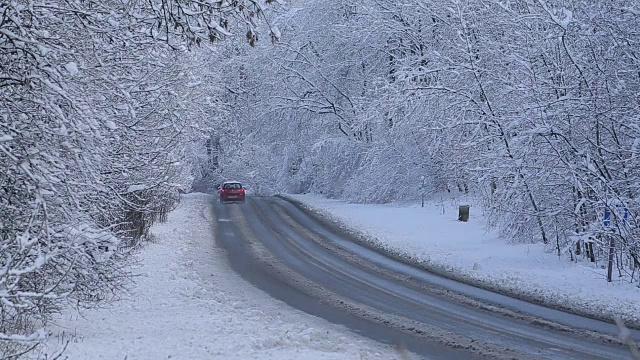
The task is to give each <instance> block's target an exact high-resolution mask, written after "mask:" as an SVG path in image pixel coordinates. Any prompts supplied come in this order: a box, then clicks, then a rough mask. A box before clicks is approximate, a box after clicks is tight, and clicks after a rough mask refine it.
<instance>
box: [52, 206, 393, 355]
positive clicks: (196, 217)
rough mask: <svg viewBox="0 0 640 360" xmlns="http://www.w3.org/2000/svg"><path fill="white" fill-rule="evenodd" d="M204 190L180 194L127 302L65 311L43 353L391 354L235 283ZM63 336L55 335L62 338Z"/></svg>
mask: <svg viewBox="0 0 640 360" xmlns="http://www.w3.org/2000/svg"><path fill="white" fill-rule="evenodd" d="M213 201H214V198H213V197H211V196H209V195H203V194H192V195H186V196H184V197H183V199H182V202H181V204H180V206H179V207H178V208H177V209H176V210H175V211H173V212H172V213H171V214H170V215H169V222H168V223H166V224H159V225H156V226H154V228H153V230H152V231H153V233H154V234H155V236H156V238H157V241H156V243H153V244H149V245H148V246H147V247H146V248H145V249H144V250H143V251H142V253H141V257H142V259H141V263H140V266H139V268H137V269H136V272H138V273H139V274H141V276H140V277H139V279H138V280H137V282H136V285H135V287H134V288H133V289H132V294H131V300H125V301H122V302H119V303H116V304H114V305H113V306H111V307H109V308H108V309H100V310H94V311H89V312H85V313H83V314H82V315H83V317H81V318H79V317H78V316H77V315H75V314H73V315H66V316H65V317H63V318H61V319H59V321H58V327H57V328H55V329H50V330H52V337H51V340H50V342H49V344H48V351H50V352H53V351H54V349H55V348H58V347H59V346H60V345H61V343H62V342H63V340H62V339H63V338H64V339H67V338H68V336H69V335H70V334H71V335H74V336H75V338H73V339H72V340H71V342H70V343H69V345H68V348H67V351H66V352H65V355H66V356H68V358H69V359H114V360H122V359H129V360H138V359H149V360H151V359H153V360H156V359H168V358H170V359H189V360H195V359H300V358H302V359H395V358H400V357H399V356H398V355H397V354H396V353H395V352H394V351H393V349H391V348H390V347H386V346H383V345H380V344H378V343H375V342H373V341H370V340H368V339H364V338H361V337H359V336H357V335H354V334H352V333H350V332H349V331H348V330H347V329H345V328H343V327H340V326H337V325H333V324H330V323H328V322H326V321H324V320H322V319H319V318H316V317H313V316H310V315H307V314H304V313H302V312H300V311H297V310H294V309H292V308H290V307H289V306H287V305H285V304H284V303H282V302H280V301H277V300H275V299H273V298H271V297H269V296H268V295H267V294H265V293H264V292H262V291H260V290H258V289H256V288H254V287H253V286H252V285H250V284H249V283H247V282H245V281H244V280H242V279H241V278H240V277H239V276H238V275H236V274H235V273H234V272H233V271H232V270H231V269H230V268H229V267H228V266H227V261H226V258H225V256H224V254H223V253H222V252H221V250H220V249H219V248H218V247H217V246H216V244H215V242H214V239H213V236H212V234H213V231H212V229H211V225H212V224H211V223H212V222H211V219H212V213H211V205H212V202H213ZM63 334H64V336H63Z"/></svg>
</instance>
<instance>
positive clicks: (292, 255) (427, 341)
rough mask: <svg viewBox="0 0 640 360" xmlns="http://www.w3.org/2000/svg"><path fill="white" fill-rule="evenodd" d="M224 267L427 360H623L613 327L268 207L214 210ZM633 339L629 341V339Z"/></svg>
mask: <svg viewBox="0 0 640 360" xmlns="http://www.w3.org/2000/svg"><path fill="white" fill-rule="evenodd" d="M214 216H215V219H216V241H217V242H218V243H219V244H220V246H221V247H223V248H224V249H225V250H226V251H227V255H228V257H229V261H230V264H231V267H232V268H233V269H234V270H235V271H237V272H238V273H239V274H240V275H242V276H243V277H244V278H245V279H247V280H248V281H250V282H252V283H253V284H254V285H255V286H257V287H259V288H261V289H263V290H264V291H266V292H268V293H269V294H271V295H272V296H273V297H275V298H278V299H280V300H282V301H284V302H286V303H288V304H290V305H291V306H293V307H296V308H298V309H300V310H302V311H305V312H308V313H310V314H313V315H316V316H319V317H322V318H325V319H327V320H329V321H331V322H334V323H339V324H343V325H345V326H347V327H348V328H350V329H352V330H353V331H355V332H357V333H360V334H362V335H364V336H367V337H370V338H372V339H374V340H378V341H380V342H383V343H389V344H394V345H401V346H403V347H405V348H407V349H408V350H410V351H411V352H414V353H416V354H419V355H422V356H424V357H426V358H429V359H473V358H492V359H629V358H630V355H629V352H628V351H626V349H625V348H624V347H623V346H622V345H620V344H619V343H618V342H617V339H616V338H615V336H616V334H617V329H616V327H615V325H613V324H609V323H605V322H602V321H598V320H593V319H587V318H583V317H580V316H576V315H572V314H568V313H565V312H561V311H557V310H552V309H548V308H545V307H542V306H539V305H535V304H531V303H527V302H524V301H520V300H517V299H513V298H509V297H506V296H503V295H499V294H495V293H492V292H490V291H486V290H482V289H479V288H475V287H472V286H468V285H465V284H461V283H458V282H455V281H453V280H449V279H446V278H443V277H440V276H437V275H434V274H431V273H429V272H426V271H424V270H421V269H417V268H414V267H412V266H410V265H408V264H406V263H403V262H401V261H398V260H395V259H392V258H390V257H387V256H385V255H383V254H382V253H379V252H376V251H375V250H373V249H371V248H369V247H367V246H364V245H362V244H360V243H358V242H357V241H353V240H352V239H349V237H348V236H347V235H344V233H343V232H342V231H339V230H338V229H333V228H331V227H330V226H328V225H326V224H325V223H323V222H322V221H320V220H318V219H317V218H315V217H314V216H313V215H312V214H309V213H308V212H306V211H305V210H303V209H300V208H299V207H298V206H296V205H294V204H292V203H290V202H288V201H286V200H284V199H281V198H277V197H249V198H247V203H246V204H227V205H222V204H216V205H215V206H214ZM633 335H634V336H635V339H636V340H638V335H639V332H638V331H634V332H633Z"/></svg>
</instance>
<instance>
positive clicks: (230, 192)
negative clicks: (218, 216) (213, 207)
mask: <svg viewBox="0 0 640 360" xmlns="http://www.w3.org/2000/svg"><path fill="white" fill-rule="evenodd" d="M244 197H245V193H244V187H243V186H242V184H241V183H240V182H238V181H227V182H225V183H223V184H222V187H221V189H220V202H221V203H223V204H224V203H226V202H240V203H244Z"/></svg>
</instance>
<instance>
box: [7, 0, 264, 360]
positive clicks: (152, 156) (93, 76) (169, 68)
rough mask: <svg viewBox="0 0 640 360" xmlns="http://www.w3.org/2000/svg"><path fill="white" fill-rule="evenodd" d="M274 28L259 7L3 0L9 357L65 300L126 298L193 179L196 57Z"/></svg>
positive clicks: (25, 346) (249, 1) (29, 342)
mask: <svg viewBox="0 0 640 360" xmlns="http://www.w3.org/2000/svg"><path fill="white" fill-rule="evenodd" d="M260 20H266V18H265V17H264V13H263V9H262V7H261V5H260V4H259V3H258V2H257V1H253V0H239V1H232V2H229V1H209V2H192V1H174V0H153V1H137V0H132V1H101V2H99V3H98V2H95V1H90V0H89V1H75V2H68V1H56V0H54V1H26V0H17V1H5V2H2V3H0V169H1V171H0V355H1V356H2V357H9V358H10V357H11V356H14V355H17V354H21V353H23V352H24V351H29V350H31V349H33V346H34V345H36V344H37V342H38V341H40V340H42V339H43V338H44V337H45V335H46V334H45V333H44V332H43V330H42V327H43V325H44V324H46V322H47V320H48V319H49V317H50V316H51V314H53V313H55V312H56V311H57V310H58V309H60V308H61V306H63V304H65V302H68V303H71V304H73V305H74V306H92V305H93V304H95V303H97V302H100V301H105V300H109V299H112V298H114V297H117V294H118V292H119V290H120V288H121V287H122V286H123V285H124V284H125V282H126V281H127V279H128V272H127V267H126V265H127V256H126V252H124V251H123V249H127V248H130V247H131V246H136V245H137V244H139V243H140V241H141V240H143V239H144V238H146V237H147V236H148V235H149V234H148V230H149V227H150V226H151V224H152V223H153V222H154V221H158V220H163V219H166V215H167V213H168V211H169V210H170V209H171V208H172V206H174V205H175V203H176V202H177V200H178V189H180V188H183V187H185V186H187V184H188V182H189V166H188V165H189V164H188V163H186V162H185V161H183V159H184V158H185V153H184V151H185V149H186V147H187V143H188V141H189V139H191V138H192V137H193V136H194V133H195V132H197V131H196V130H194V124H196V123H197V122H198V121H200V120H201V119H202V118H203V115H202V112H203V111H204V110H203V109H204V108H205V107H203V106H201V104H200V103H199V102H198V101H199V100H201V96H200V95H199V90H200V89H199V88H198V87H197V86H193V84H198V83H199V81H198V78H199V73H200V72H201V69H202V66H203V64H205V63H204V62H199V63H195V62H193V61H191V58H192V57H193V56H192V54H189V53H186V52H185V50H186V49H187V48H190V47H191V48H193V45H200V46H202V45H204V44H205V43H208V42H210V41H215V40H219V39H222V38H224V37H228V36H230V35H232V34H234V33H237V32H238V31H249V32H250V33H252V34H254V33H257V30H256V27H257V26H258V24H259V23H260ZM210 71H211V72H215V70H210ZM195 114H197V115H195ZM205 117H206V116H205Z"/></svg>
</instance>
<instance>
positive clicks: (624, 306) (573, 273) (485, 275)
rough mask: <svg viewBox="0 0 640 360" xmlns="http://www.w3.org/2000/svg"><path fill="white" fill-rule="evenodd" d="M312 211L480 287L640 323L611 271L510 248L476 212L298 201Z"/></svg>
mask: <svg viewBox="0 0 640 360" xmlns="http://www.w3.org/2000/svg"><path fill="white" fill-rule="evenodd" d="M289 197H290V198H292V199H295V200H298V201H300V202H301V203H303V204H305V205H306V206H307V207H309V208H311V209H314V210H316V211H319V212H320V213H323V214H325V215H327V216H329V217H331V218H333V219H334V220H337V221H338V222H340V223H342V224H344V225H346V226H347V227H350V228H352V229H353V230H355V231H357V232H359V233H361V234H363V235H365V236H364V237H365V238H366V239H368V240H369V241H371V242H372V243H373V244H374V245H376V246H378V247H381V248H383V249H385V250H388V251H390V252H393V253H395V254H399V255H402V256H405V257H409V258H412V259H414V260H416V261H418V262H420V263H422V264H424V265H425V266H427V267H430V268H434V269H439V270H441V271H444V272H448V273H449V274H450V275H452V276H454V277H458V278H463V279H466V280H467V281H469V282H472V283H483V284H484V285H485V286H487V287H490V288H498V289H501V290H503V291H505V292H508V293H511V294H518V295H520V296H522V297H525V298H529V299H536V300H538V301H541V302H544V303H546V304H556V305H560V306H562V307H564V308H573V309H577V310H579V311H581V312H587V313H589V314H592V315H603V314H604V315H605V316H607V317H610V316H611V315H618V316H621V317H622V318H623V319H626V320H627V321H631V322H633V323H635V324H638V323H640V288H638V287H637V286H636V285H635V284H629V283H628V282H622V281H614V282H613V283H607V281H606V277H605V276H606V270H604V269H602V268H600V265H603V264H597V266H596V265H592V264H590V263H589V262H587V261H581V262H578V263H572V262H570V261H568V260H567V259H566V258H564V257H563V258H561V259H559V258H558V257H557V256H556V255H555V254H554V253H549V252H547V251H545V248H544V245H542V244H508V242H507V241H506V240H505V239H502V238H500V237H499V236H498V235H496V233H495V232H492V231H488V230H487V229H486V226H485V224H486V219H485V218H484V217H483V214H482V211H481V209H480V208H479V207H478V206H472V208H471V216H470V221H469V222H467V223H463V222H459V221H457V216H458V213H457V210H458V203H457V202H456V201H455V200H448V201H443V202H431V203H428V204H425V207H424V208H421V207H420V205H400V204H395V205H362V204H350V203H346V202H344V201H338V200H328V199H326V198H323V197H320V196H317V195H290V196H289Z"/></svg>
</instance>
